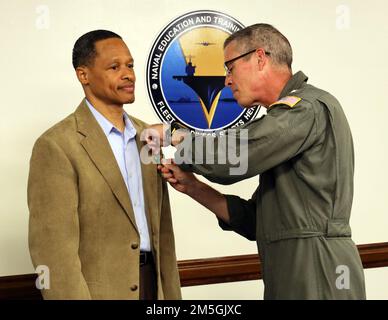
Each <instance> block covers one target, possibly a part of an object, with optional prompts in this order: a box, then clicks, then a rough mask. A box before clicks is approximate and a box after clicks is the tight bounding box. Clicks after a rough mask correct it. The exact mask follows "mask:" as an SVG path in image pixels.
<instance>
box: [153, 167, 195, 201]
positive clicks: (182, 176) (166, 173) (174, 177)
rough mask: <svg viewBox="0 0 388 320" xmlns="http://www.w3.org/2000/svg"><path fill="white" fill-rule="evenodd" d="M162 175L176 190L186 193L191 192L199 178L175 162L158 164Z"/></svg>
mask: <svg viewBox="0 0 388 320" xmlns="http://www.w3.org/2000/svg"><path fill="white" fill-rule="evenodd" d="M158 170H160V172H161V174H162V177H163V178H164V179H166V180H167V181H168V182H169V183H170V185H171V186H172V187H173V188H174V189H175V190H177V191H179V192H182V193H185V194H187V195H190V194H192V192H193V191H194V190H195V188H196V185H197V184H198V182H199V180H198V179H197V178H196V177H195V175H194V174H193V173H191V172H185V171H183V170H182V169H181V168H179V167H178V166H177V165H176V164H175V163H171V164H169V163H164V164H163V165H158Z"/></svg>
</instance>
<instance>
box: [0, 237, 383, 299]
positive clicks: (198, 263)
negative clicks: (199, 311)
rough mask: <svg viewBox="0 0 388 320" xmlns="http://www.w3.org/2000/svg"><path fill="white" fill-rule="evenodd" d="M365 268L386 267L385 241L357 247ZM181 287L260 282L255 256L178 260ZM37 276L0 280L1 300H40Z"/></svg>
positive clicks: (259, 264)
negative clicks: (258, 280)
mask: <svg viewBox="0 0 388 320" xmlns="http://www.w3.org/2000/svg"><path fill="white" fill-rule="evenodd" d="M357 247H358V251H359V253H360V257H361V260H362V264H363V266H364V268H365V269H367V268H380V267H388V242H381V243H370V244H362V245H358V246H357ZM178 268H179V275H180V279H181V286H182V287H188V286H197V285H206V284H215V283H224V282H234V281H246V280H257V279H261V277H262V275H261V262H260V259H259V256H258V255H257V254H248V255H239V256H230V257H218V258H207V259H190V260H181V261H178ZM35 279H36V274H24V275H16V276H6V277H0V300H8V299H18V300H22V299H29V300H38V299H42V296H41V294H40V291H39V290H37V289H36V288H35Z"/></svg>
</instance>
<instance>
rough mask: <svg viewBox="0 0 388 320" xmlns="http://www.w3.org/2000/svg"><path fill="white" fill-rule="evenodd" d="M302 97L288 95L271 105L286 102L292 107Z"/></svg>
mask: <svg viewBox="0 0 388 320" xmlns="http://www.w3.org/2000/svg"><path fill="white" fill-rule="evenodd" d="M300 100H302V98H299V97H295V96H286V97H283V98H281V99H280V100H278V101H276V102H274V103H272V104H271V105H270V107H272V106H274V105H277V104H285V105H287V106H289V107H290V108H292V107H294V106H295V105H296V104H297V103H298V102H299V101H300Z"/></svg>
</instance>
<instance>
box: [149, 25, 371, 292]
mask: <svg viewBox="0 0 388 320" xmlns="http://www.w3.org/2000/svg"><path fill="white" fill-rule="evenodd" d="M224 58H225V61H226V62H225V67H226V70H227V74H226V79H225V85H227V86H229V88H230V89H231V90H232V91H233V95H234V98H235V99H236V100H237V102H238V103H239V104H240V105H241V106H244V107H252V106H255V105H258V104H259V105H262V106H264V107H266V108H267V115H265V116H264V117H261V118H260V119H256V120H254V121H252V122H250V123H248V124H247V125H245V126H243V127H242V128H241V129H237V130H235V131H234V132H227V136H229V137H230V136H232V135H234V136H235V137H237V138H242V132H243V131H244V130H247V132H248V133H247V146H248V152H247V153H246V155H244V153H243V152H240V159H241V160H240V162H243V161H245V162H246V164H247V168H246V170H245V172H243V173H242V174H239V175H232V174H231V171H230V169H231V168H232V167H235V166H236V164H235V163H234V164H232V162H231V161H229V159H227V160H226V164H225V163H224V164H222V163H218V162H217V161H216V162H215V163H213V164H212V163H206V162H205V163H203V164H198V163H197V164H196V163H195V162H194V161H191V163H190V161H189V163H183V164H180V165H179V166H176V165H174V164H165V165H164V166H160V169H161V172H162V175H163V176H164V178H165V179H167V180H168V181H169V182H170V184H171V185H172V186H173V187H174V188H175V189H177V190H178V191H181V192H184V193H186V194H187V195H189V196H190V197H192V198H193V199H195V200H196V201H198V202H199V203H201V204H203V205H204V206H205V207H207V208H208V209H209V210H211V211H212V212H214V213H215V214H216V216H217V217H218V219H219V224H220V226H221V227H222V228H223V229H226V230H234V231H236V232H238V233H239V234H241V235H242V236H244V237H246V238H248V239H250V240H256V241H257V246H258V251H259V254H260V258H261V260H262V272H263V281H264V285H265V292H264V298H265V299H365V284H364V274H363V267H362V264H361V260H360V256H359V253H358V251H357V247H356V245H355V244H354V242H353V241H352V239H351V229H350V226H349V219H350V212H351V205H352V198H353V172H354V153H353V142H352V136H351V132H350V128H349V125H348V122H347V120H346V117H345V114H344V112H343V110H342V107H341V105H340V104H339V102H338V101H337V99H336V98H335V97H333V96H332V95H331V94H330V93H328V92H325V91H323V90H321V89H318V88H316V87H314V86H312V85H310V84H307V77H306V76H305V75H304V74H303V73H302V72H301V71H299V72H297V73H296V74H294V75H292V70H291V63H292V49H291V46H290V44H289V42H288V40H287V38H286V37H285V36H284V35H282V34H281V33H280V32H279V31H278V30H277V29H275V28H274V27H273V26H271V25H268V24H256V25H252V26H250V27H247V28H245V29H243V30H240V31H238V32H236V33H234V34H232V35H231V36H230V37H229V38H228V39H226V41H225V43H224ZM153 129H156V130H157V131H158V133H159V134H162V135H163V136H162V137H161V138H162V140H163V139H165V136H164V135H165V127H162V126H161V125H155V126H154V127H153ZM179 131H180V130H178V132H177V134H176V135H175V133H174V134H173V138H172V141H173V142H174V143H176V142H177V141H180V138H181V136H180V134H181V133H179ZM147 137H148V139H149V143H150V144H151V145H152V142H151V140H152V139H154V138H155V136H153V137H152V138H151V135H148V136H147ZM213 139H214V141H213V143H214V144H215V150H218V152H220V150H221V149H222V147H221V144H220V142H219V140H220V139H221V138H220V137H215V138H213ZM195 140H196V139H195V138H194V137H191V135H190V136H188V135H186V136H185V139H184V143H186V144H187V141H189V144H190V147H191V151H190V152H191V155H192V156H191V158H192V159H195V157H196V156H198V155H200V153H204V154H206V152H210V150H206V147H203V148H198V147H197V148H196V144H195ZM217 148H218V149H217ZM224 151H225V150H224ZM175 159H176V162H178V161H177V154H176V155H175ZM197 159H198V158H197ZM186 162H187V161H186ZM183 170H184V171H183ZM185 171H192V172H194V173H197V174H201V175H203V176H205V177H206V178H208V179H209V180H211V181H214V182H217V183H221V184H229V183H234V182H237V181H241V180H243V179H246V178H249V177H253V176H255V175H257V174H260V182H259V186H258V188H257V189H256V191H255V192H254V194H253V196H252V198H251V199H250V200H244V199H241V198H240V197H238V196H235V195H225V194H221V193H219V192H218V191H216V190H215V189H213V188H211V187H210V186H208V185H207V184H205V183H203V182H201V181H199V180H198V179H197V178H196V177H195V176H194V175H193V174H192V173H189V172H185Z"/></svg>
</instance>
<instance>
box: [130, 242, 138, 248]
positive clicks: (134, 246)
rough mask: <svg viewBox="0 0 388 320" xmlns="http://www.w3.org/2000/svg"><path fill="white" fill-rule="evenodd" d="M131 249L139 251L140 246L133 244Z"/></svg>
mask: <svg viewBox="0 0 388 320" xmlns="http://www.w3.org/2000/svg"><path fill="white" fill-rule="evenodd" d="M131 248H132V249H137V248H139V245H138V244H137V243H132V245H131Z"/></svg>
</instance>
